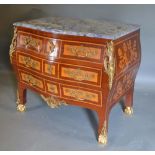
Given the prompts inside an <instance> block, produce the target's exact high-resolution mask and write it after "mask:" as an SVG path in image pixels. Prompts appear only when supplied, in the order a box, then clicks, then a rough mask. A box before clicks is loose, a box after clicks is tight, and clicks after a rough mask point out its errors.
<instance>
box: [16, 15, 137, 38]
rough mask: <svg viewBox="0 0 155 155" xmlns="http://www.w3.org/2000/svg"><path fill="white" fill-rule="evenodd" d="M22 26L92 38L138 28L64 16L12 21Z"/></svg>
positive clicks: (114, 34)
mask: <svg viewBox="0 0 155 155" xmlns="http://www.w3.org/2000/svg"><path fill="white" fill-rule="evenodd" d="M14 25H15V26H22V27H27V28H32V29H35V30H41V31H46V32H51V33H55V34H67V35H76V36H87V37H94V38H106V39H112V40H114V39H117V38H119V37H122V36H124V35H126V34H128V33H130V32H134V31H136V30H138V29H139V28H140V26H139V25H134V24H126V23H120V22H114V21H110V20H92V19H73V18H66V17H48V18H40V19H34V20H27V21H21V22H16V23H14Z"/></svg>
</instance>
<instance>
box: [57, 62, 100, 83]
mask: <svg viewBox="0 0 155 155" xmlns="http://www.w3.org/2000/svg"><path fill="white" fill-rule="evenodd" d="M59 74H60V75H59V77H60V78H61V79H66V80H73V81H78V82H81V83H87V84H93V85H98V86H101V70H97V69H92V68H86V67H82V66H74V65H66V64H60V72H59Z"/></svg>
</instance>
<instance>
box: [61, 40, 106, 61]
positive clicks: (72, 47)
mask: <svg viewBox="0 0 155 155" xmlns="http://www.w3.org/2000/svg"><path fill="white" fill-rule="evenodd" d="M103 48H104V47H103V46H97V45H93V44H80V43H74V44H73V43H68V42H64V43H62V52H61V56H62V57H64V58H72V59H79V60H86V61H91V62H102V60H103Z"/></svg>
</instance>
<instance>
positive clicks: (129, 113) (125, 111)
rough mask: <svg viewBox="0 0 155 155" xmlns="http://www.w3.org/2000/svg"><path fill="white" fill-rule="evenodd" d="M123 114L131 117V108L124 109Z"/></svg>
mask: <svg viewBox="0 0 155 155" xmlns="http://www.w3.org/2000/svg"><path fill="white" fill-rule="evenodd" d="M124 113H125V114H126V115H132V114H133V108H132V107H125V109H124Z"/></svg>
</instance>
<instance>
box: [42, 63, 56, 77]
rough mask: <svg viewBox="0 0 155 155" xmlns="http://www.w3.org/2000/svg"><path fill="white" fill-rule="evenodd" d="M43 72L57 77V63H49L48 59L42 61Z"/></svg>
mask: <svg viewBox="0 0 155 155" xmlns="http://www.w3.org/2000/svg"><path fill="white" fill-rule="evenodd" d="M43 72H44V73H45V74H46V75H49V76H52V77H57V76H58V64H57V63H52V62H51V63H50V62H48V61H44V67H43Z"/></svg>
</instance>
